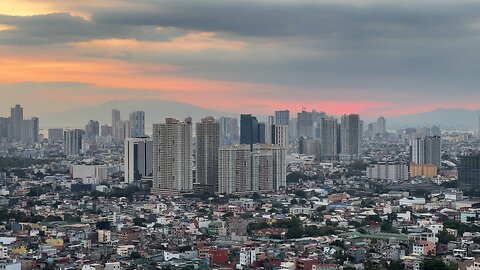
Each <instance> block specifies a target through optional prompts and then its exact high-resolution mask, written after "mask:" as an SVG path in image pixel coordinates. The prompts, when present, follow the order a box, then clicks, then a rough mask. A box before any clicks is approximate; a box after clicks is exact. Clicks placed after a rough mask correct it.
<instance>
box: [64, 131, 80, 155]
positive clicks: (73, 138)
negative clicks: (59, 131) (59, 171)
mask: <svg viewBox="0 0 480 270" xmlns="http://www.w3.org/2000/svg"><path fill="white" fill-rule="evenodd" d="M83 134H84V131H83V130H81V129H69V130H65V131H64V132H63V154H64V155H66V156H74V155H79V154H80V152H81V150H82V136H83Z"/></svg>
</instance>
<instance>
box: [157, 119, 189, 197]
mask: <svg viewBox="0 0 480 270" xmlns="http://www.w3.org/2000/svg"><path fill="white" fill-rule="evenodd" d="M153 190H154V192H156V193H158V194H161V195H163V196H176V195H179V194H182V193H191V192H192V191H193V177H192V125H191V122H190V121H185V122H183V123H182V122H180V121H178V120H176V119H173V118H167V119H165V123H162V124H154V125H153Z"/></svg>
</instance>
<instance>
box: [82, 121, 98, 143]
mask: <svg viewBox="0 0 480 270" xmlns="http://www.w3.org/2000/svg"><path fill="white" fill-rule="evenodd" d="M99 135H100V123H99V122H98V121H94V120H90V121H88V123H87V125H85V136H86V137H87V139H88V140H95V139H96V138H97V137H98V136H99Z"/></svg>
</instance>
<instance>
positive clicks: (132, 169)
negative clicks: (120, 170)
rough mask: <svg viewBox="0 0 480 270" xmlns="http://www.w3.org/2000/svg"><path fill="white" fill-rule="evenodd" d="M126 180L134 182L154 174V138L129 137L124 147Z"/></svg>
mask: <svg viewBox="0 0 480 270" xmlns="http://www.w3.org/2000/svg"><path fill="white" fill-rule="evenodd" d="M124 151H125V155H124V166H125V168H124V170H125V182H127V183H133V182H134V181H137V180H141V179H142V178H143V177H152V176H153V140H152V139H151V138H127V139H125V147H124Z"/></svg>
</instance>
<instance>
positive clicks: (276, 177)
mask: <svg viewBox="0 0 480 270" xmlns="http://www.w3.org/2000/svg"><path fill="white" fill-rule="evenodd" d="M263 175H265V176H268V177H270V175H271V177H272V178H271V181H272V183H271V184H270V180H266V177H265V178H264V177H263ZM257 177H258V178H257ZM252 179H253V182H254V183H253V184H254V186H253V189H254V190H259V191H262V190H264V191H278V190H279V189H281V188H285V187H286V185H287V162H286V149H285V147H283V146H281V145H262V144H256V145H254V146H253V153H252ZM265 181H268V183H265ZM257 182H258V187H256V186H255V184H256V183H257ZM267 187H268V188H267ZM270 188H272V189H270Z"/></svg>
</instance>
